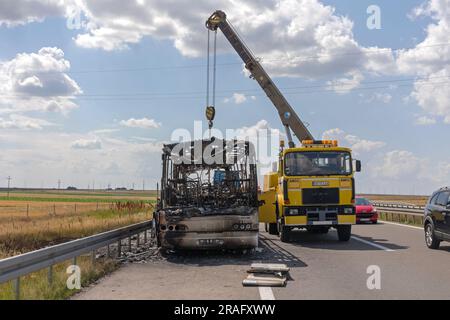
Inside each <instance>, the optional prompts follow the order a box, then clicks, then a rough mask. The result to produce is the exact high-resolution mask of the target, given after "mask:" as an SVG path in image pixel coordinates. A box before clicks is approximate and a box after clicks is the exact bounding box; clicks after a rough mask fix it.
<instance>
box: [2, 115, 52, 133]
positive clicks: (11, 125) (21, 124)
mask: <svg viewBox="0 0 450 320" xmlns="http://www.w3.org/2000/svg"><path fill="white" fill-rule="evenodd" d="M51 125H53V124H52V123H50V122H48V121H46V120H43V119H36V118H30V117H26V116H23V115H19V114H11V115H10V116H9V119H4V118H0V128H1V129H22V130H41V129H42V128H43V127H47V126H51Z"/></svg>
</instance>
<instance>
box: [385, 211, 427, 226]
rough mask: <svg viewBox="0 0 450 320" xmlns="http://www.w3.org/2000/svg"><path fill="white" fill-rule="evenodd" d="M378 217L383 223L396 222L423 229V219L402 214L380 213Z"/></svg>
mask: <svg viewBox="0 0 450 320" xmlns="http://www.w3.org/2000/svg"><path fill="white" fill-rule="evenodd" d="M378 217H379V219H380V220H381V221H387V222H395V223H400V224H405V225H410V226H415V227H423V222H422V217H418V216H417V217H413V216H411V215H406V214H402V213H386V212H380V211H378Z"/></svg>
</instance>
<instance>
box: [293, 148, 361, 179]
mask: <svg viewBox="0 0 450 320" xmlns="http://www.w3.org/2000/svg"><path fill="white" fill-rule="evenodd" d="M284 172H285V174H286V175H287V176H328V175H350V174H351V173H352V161H351V156H350V153H349V152H339V151H320V152H313V151H302V152H289V153H287V154H286V156H285V161H284Z"/></svg>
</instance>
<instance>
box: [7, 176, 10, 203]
mask: <svg viewBox="0 0 450 320" xmlns="http://www.w3.org/2000/svg"><path fill="white" fill-rule="evenodd" d="M6 180H8V193H7V198H8V199H9V187H10V186H11V176H8V178H6Z"/></svg>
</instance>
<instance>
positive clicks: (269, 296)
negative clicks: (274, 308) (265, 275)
mask: <svg viewBox="0 0 450 320" xmlns="http://www.w3.org/2000/svg"><path fill="white" fill-rule="evenodd" d="M258 289H259V296H260V297H261V300H275V296H274V295H273V291H272V288H271V287H258Z"/></svg>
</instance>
